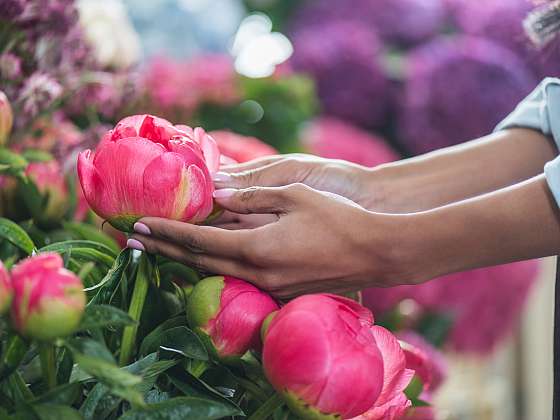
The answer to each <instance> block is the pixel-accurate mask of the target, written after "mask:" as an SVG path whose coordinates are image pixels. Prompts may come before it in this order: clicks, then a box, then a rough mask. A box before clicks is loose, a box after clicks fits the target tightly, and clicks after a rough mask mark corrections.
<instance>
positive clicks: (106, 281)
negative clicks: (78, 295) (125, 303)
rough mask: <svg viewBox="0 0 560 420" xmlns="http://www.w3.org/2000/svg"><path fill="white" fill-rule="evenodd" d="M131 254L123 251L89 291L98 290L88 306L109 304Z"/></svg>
mask: <svg viewBox="0 0 560 420" xmlns="http://www.w3.org/2000/svg"><path fill="white" fill-rule="evenodd" d="M131 254H132V253H131V250H130V249H128V248H127V249H123V250H122V251H121V253H120V254H119V255H118V256H117V258H116V259H115V262H114V263H113V266H112V267H111V268H110V269H109V271H108V272H107V274H106V275H105V277H104V278H103V279H102V280H101V281H100V282H99V283H98V284H97V285H96V286H95V287H94V288H91V289H90V290H94V289H99V290H98V291H97V293H96V295H95V296H94V297H93V298H92V299H91V301H90V303H89V304H90V305H94V304H104V303H109V302H110V300H111V296H112V295H113V293H114V292H115V290H116V289H117V288H118V287H119V283H120V282H121V279H122V277H123V274H124V272H125V270H126V268H127V267H128V264H129V263H130V257H131Z"/></svg>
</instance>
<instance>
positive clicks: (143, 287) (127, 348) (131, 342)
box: [119, 252, 152, 366]
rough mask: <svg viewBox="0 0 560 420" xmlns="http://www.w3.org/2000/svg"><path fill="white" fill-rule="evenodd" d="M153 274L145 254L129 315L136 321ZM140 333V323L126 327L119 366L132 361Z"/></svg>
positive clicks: (141, 261)
mask: <svg viewBox="0 0 560 420" xmlns="http://www.w3.org/2000/svg"><path fill="white" fill-rule="evenodd" d="M151 274H152V266H151V264H150V262H149V260H148V255H147V254H146V253H145V252H143V253H142V255H141V256H140V266H139V267H138V271H137V272H136V280H135V281H134V290H133V291H132V298H131V299H130V306H129V307H128V315H130V317H131V318H132V319H134V320H135V321H139V320H140V315H141V314H142V308H143V307H144V302H145V301H146V295H147V294H148V287H149V285H150V277H151ZM137 332H138V323H136V324H135V325H130V326H128V327H125V328H124V330H123V335H122V341H121V354H120V356H119V364H120V365H121V366H125V365H127V364H128V362H129V361H130V358H131V357H132V353H133V350H134V347H135V345H136V333H137Z"/></svg>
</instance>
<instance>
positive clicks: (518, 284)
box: [363, 261, 538, 354]
mask: <svg viewBox="0 0 560 420" xmlns="http://www.w3.org/2000/svg"><path fill="white" fill-rule="evenodd" d="M537 273H538V262H537V261H524V262H518V263H513V264H507V265H500V266H496V267H490V268H483V269H479V270H473V271H467V272H464V273H456V274H450V275H447V276H444V277H441V278H439V279H436V280H432V281H430V282H427V283H424V284H421V285H417V286H399V287H392V288H387V289H381V288H370V289H366V290H364V292H363V299H364V305H365V306H366V307H368V308H369V309H371V310H373V311H374V312H375V313H377V314H379V313H382V312H385V311H388V310H391V309H392V308H394V307H395V306H396V305H397V304H398V303H399V302H401V301H403V300H405V299H413V300H415V301H416V302H417V303H418V304H419V305H420V306H421V307H422V308H424V309H426V310H429V311H435V312H442V313H445V314H448V315H450V316H451V317H452V318H453V326H452V329H451V332H450V335H449V337H448V340H449V344H450V345H451V346H452V347H453V348H454V349H455V350H457V351H461V352H467V353H475V354H488V353H490V352H491V351H492V350H493V349H494V348H495V347H496V345H497V344H498V343H500V342H501V341H502V340H503V339H504V338H505V337H507V336H508V335H510V334H511V333H512V331H513V329H514V328H515V326H516V325H517V321H518V319H519V315H520V313H521V311H522V308H523V305H524V304H525V301H526V299H527V296H528V295H529V291H530V290H531V287H532V285H533V284H534V283H535V280H536V278H537Z"/></svg>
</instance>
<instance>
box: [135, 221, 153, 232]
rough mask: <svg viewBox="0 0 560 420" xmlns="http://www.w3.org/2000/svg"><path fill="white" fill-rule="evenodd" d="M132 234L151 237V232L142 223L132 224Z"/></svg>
mask: <svg viewBox="0 0 560 420" xmlns="http://www.w3.org/2000/svg"><path fill="white" fill-rule="evenodd" d="M134 232H136V233H139V234H141V235H151V234H152V231H151V230H150V228H149V227H148V226H146V225H145V224H144V223H140V222H136V223H134Z"/></svg>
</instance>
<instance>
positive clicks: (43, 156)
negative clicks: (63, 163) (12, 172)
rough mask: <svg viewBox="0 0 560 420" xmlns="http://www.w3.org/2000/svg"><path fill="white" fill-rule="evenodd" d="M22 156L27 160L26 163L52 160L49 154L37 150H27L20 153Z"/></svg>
mask: <svg viewBox="0 0 560 420" xmlns="http://www.w3.org/2000/svg"><path fill="white" fill-rule="evenodd" d="M22 156H23V157H24V158H25V159H27V161H28V162H50V161H51V160H54V157H53V155H51V154H50V153H49V152H45V151H43V150H37V149H27V150H26V151H24V152H23V153H22Z"/></svg>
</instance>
